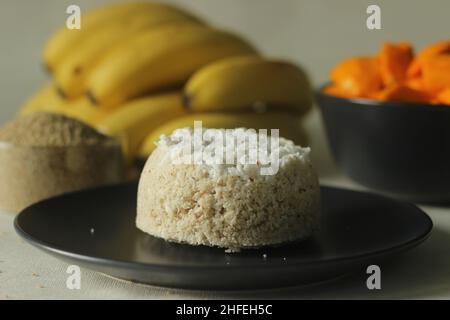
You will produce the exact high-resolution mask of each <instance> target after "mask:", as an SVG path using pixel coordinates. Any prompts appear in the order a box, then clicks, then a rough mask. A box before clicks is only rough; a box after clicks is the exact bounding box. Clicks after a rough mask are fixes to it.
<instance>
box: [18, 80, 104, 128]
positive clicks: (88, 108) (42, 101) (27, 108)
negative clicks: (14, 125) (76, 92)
mask: <svg viewBox="0 0 450 320" xmlns="http://www.w3.org/2000/svg"><path fill="white" fill-rule="evenodd" d="M33 112H51V113H58V114H62V115H66V116H68V117H71V118H75V119H78V120H80V121H83V122H85V123H87V124H89V125H91V126H95V125H96V124H97V123H98V122H99V121H100V120H102V119H103V118H104V117H106V116H107V115H108V114H109V113H108V112H106V111H104V110H100V109H98V108H95V107H93V106H92V105H91V103H90V102H89V101H88V100H87V98H86V97H81V98H79V99H76V100H72V101H69V100H65V99H63V98H61V96H60V95H59V94H58V93H57V92H56V88H55V86H54V85H53V84H52V83H50V84H47V85H46V86H45V87H43V88H42V89H41V90H39V91H38V92H37V93H36V94H35V95H34V96H32V97H31V98H30V99H29V100H28V102H27V103H25V105H24V106H23V107H22V108H21V110H20V112H19V116H23V115H27V114H30V113H33Z"/></svg>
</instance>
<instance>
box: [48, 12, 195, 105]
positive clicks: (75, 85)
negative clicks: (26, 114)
mask: <svg viewBox="0 0 450 320" xmlns="http://www.w3.org/2000/svg"><path fill="white" fill-rule="evenodd" d="M168 24H176V25H178V26H181V25H187V24H202V23H201V22H200V21H199V20H197V19H195V18H193V17H191V16H186V15H184V14H180V13H179V12H178V11H173V12H172V11H169V12H166V14H164V15H156V14H155V13H154V12H153V11H148V10H144V11H141V12H138V13H136V14H134V15H133V16H131V17H130V18H129V19H125V20H124V19H118V20H112V21H108V22H107V23H105V24H104V25H102V26H101V27H99V28H97V30H96V32H95V34H92V35H91V36H90V37H85V39H83V41H82V42H80V44H79V46H78V48H77V50H75V51H73V52H72V53H71V54H69V55H68V56H67V57H66V58H64V60H63V62H62V63H61V64H60V65H59V66H58V67H57V68H56V69H55V72H54V77H55V79H56V83H57V84H58V87H59V89H60V90H61V92H63V93H64V96H66V97H67V98H69V99H73V98H76V97H79V96H81V95H83V94H84V92H85V91H86V79H87V77H88V76H89V74H90V73H91V72H92V71H93V70H94V69H95V67H96V65H97V64H98V63H99V62H100V61H101V60H102V58H103V57H104V56H105V55H107V54H108V51H109V50H114V46H115V45H117V44H120V43H121V42H124V41H125V42H126V41H127V38H128V37H130V36H133V35H134V34H137V33H139V32H140V31H141V30H149V29H153V28H154V29H157V28H159V27H161V26H164V25H168ZM148 45H149V46H151V45H152V44H148Z"/></svg>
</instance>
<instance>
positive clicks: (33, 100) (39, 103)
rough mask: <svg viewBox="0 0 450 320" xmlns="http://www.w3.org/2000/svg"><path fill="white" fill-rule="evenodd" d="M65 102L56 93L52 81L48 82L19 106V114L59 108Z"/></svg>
mask: <svg viewBox="0 0 450 320" xmlns="http://www.w3.org/2000/svg"><path fill="white" fill-rule="evenodd" d="M65 104H66V102H65V100H64V99H63V98H61V96H60V95H59V94H58V92H57V90H56V87H55V85H54V84H53V83H48V84H46V85H45V86H43V87H42V88H41V89H39V90H38V91H37V92H36V93H34V94H33V95H32V96H31V97H30V98H29V99H28V101H27V102H25V104H24V105H23V106H22V107H21V108H20V111H19V115H21V116H22V115H27V114H30V113H33V112H38V111H41V112H45V111H47V112H51V111H55V110H58V109H61V108H62V107H63V106H64V105H65Z"/></svg>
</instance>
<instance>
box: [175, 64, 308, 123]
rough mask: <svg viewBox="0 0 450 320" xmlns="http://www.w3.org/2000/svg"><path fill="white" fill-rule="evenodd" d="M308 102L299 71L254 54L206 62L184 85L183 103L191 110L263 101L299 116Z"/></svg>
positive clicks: (305, 84)
mask: <svg viewBox="0 0 450 320" xmlns="http://www.w3.org/2000/svg"><path fill="white" fill-rule="evenodd" d="M312 101H313V100H312V90H311V86H310V84H309V81H308V78H307V76H306V74H305V73H304V72H303V70H301V69H300V68H299V67H297V66H295V65H293V64H291V63H287V62H281V61H274V60H267V59H264V58H262V57H256V56H241V57H231V58H226V59H223V60H220V61H218V62H215V63H211V64H209V65H206V66H205V67H203V68H201V69H200V70H198V71H197V72H195V73H194V74H193V75H192V77H191V78H190V79H189V81H188V82H187V83H186V85H185V88H184V103H185V106H186V107H187V108H188V109H189V110H191V111H195V112H204V111H233V110H245V109H251V108H252V107H254V106H258V105H259V104H263V105H264V106H267V107H269V108H273V109H276V110H279V109H286V110H290V111H291V112H294V113H296V114H298V115H303V114H305V113H306V112H307V111H309V109H310V108H311V106H312Z"/></svg>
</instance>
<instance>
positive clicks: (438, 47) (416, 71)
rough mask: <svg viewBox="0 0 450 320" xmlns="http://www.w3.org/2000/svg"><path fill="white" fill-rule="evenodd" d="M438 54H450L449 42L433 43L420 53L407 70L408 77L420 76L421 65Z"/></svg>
mask: <svg viewBox="0 0 450 320" xmlns="http://www.w3.org/2000/svg"><path fill="white" fill-rule="evenodd" d="M439 54H450V40H444V41H440V42H437V43H434V44H432V45H429V46H427V47H425V48H424V49H423V50H422V51H420V52H419V53H418V54H417V56H416V57H415V58H414V60H413V61H412V63H411V65H410V66H409V68H408V71H407V75H408V77H418V76H420V75H421V74H422V67H423V63H424V62H425V61H427V60H429V59H430V58H432V57H434V56H436V55H439Z"/></svg>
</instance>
